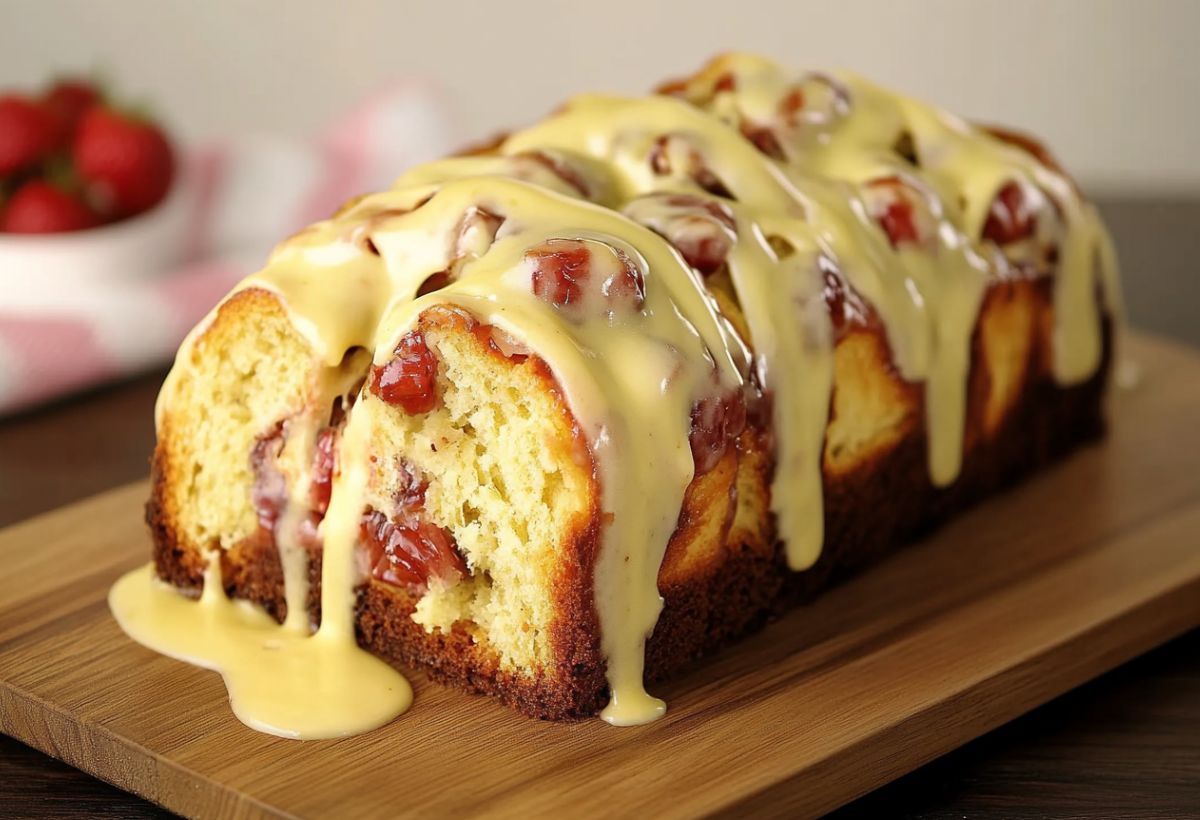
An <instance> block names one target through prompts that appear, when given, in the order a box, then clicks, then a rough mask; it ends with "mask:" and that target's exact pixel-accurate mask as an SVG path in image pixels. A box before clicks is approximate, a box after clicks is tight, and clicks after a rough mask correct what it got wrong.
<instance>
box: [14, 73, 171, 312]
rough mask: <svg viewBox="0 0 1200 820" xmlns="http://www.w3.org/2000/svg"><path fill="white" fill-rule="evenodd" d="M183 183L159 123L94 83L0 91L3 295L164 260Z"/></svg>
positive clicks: (92, 279)
mask: <svg viewBox="0 0 1200 820" xmlns="http://www.w3.org/2000/svg"><path fill="white" fill-rule="evenodd" d="M181 188H182V185H181V174H180V169H179V158H178V154H177V151H176V149H175V147H174V145H173V143H172V141H171V139H170V138H169V136H168V135H167V133H166V131H165V130H164V129H163V128H162V126H161V125H160V124H159V123H158V122H156V121H155V120H153V119H152V118H150V117H149V116H147V115H146V114H145V113H143V112H141V111H139V110H137V109H131V108H127V107H123V106H121V105H120V104H118V103H117V102H116V101H115V100H114V99H113V98H112V97H111V95H109V94H107V93H105V92H104V91H102V90H101V88H100V87H99V85H97V84H95V83H93V82H91V81H89V80H86V79H79V78H69V79H62V80H59V81H57V82H55V83H53V84H52V85H51V86H50V87H49V88H48V89H46V90H45V91H44V92H42V93H40V94H24V93H19V92H7V93H6V92H0V301H2V302H13V301H15V302H17V303H20V302H22V301H26V302H29V301H33V302H36V303H38V304H44V303H45V302H46V300H50V301H51V302H52V303H53V302H54V301H55V300H60V299H65V298H67V296H68V295H69V294H71V293H72V292H74V291H75V290H76V289H78V288H80V287H83V288H87V287H88V286H93V285H103V284H107V283H111V282H122V281H129V280H133V279H141V278H145V277H148V276H153V275H156V274H159V273H162V272H165V271H166V270H167V269H168V268H169V267H170V266H171V265H172V264H174V263H176V262H178V261H180V256H181V253H182V250H183V244H184V242H183V240H184V233H185V230H186V213H185V210H186V209H185V207H184V202H183V200H184V197H183V195H182V191H181Z"/></svg>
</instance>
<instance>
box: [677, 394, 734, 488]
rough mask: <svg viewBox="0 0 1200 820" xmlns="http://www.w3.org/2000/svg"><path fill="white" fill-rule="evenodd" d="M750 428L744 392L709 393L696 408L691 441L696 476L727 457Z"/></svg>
mask: <svg viewBox="0 0 1200 820" xmlns="http://www.w3.org/2000/svg"><path fill="white" fill-rule="evenodd" d="M745 427H746V397H745V396H744V395H743V393H742V392H741V391H736V392H734V393H729V394H727V395H724V396H708V397H706V398H703V399H701V400H700V401H698V402H696V404H695V405H694V406H693V407H692V430H691V434H690V435H689V437H688V443H689V444H690V445H691V448H692V461H693V463H694V464H695V467H696V475H702V474H704V473H707V472H708V471H709V470H711V469H712V468H713V467H716V466H717V464H718V463H719V462H720V461H721V459H722V458H724V457H725V453H726V452H727V451H728V450H729V448H730V447H733V446H736V441H737V438H738V436H739V435H741V432H742V430H743V429H744V428H745Z"/></svg>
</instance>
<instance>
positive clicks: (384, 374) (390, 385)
mask: <svg viewBox="0 0 1200 820" xmlns="http://www.w3.org/2000/svg"><path fill="white" fill-rule="evenodd" d="M436 375H437V359H436V358H435V357H434V355H433V351H432V350H430V349H429V347H428V346H427V345H426V344H425V336H424V334H422V333H421V332H420V331H419V330H414V331H410V332H408V333H406V334H404V336H403V337H402V338H401V339H400V343H399V344H398V345H396V351H395V353H394V355H393V356H392V358H391V360H390V361H388V363H387V364H385V365H382V366H379V367H375V368H373V369H372V371H371V392H373V393H374V394H375V395H377V396H378V397H379V398H381V399H383V400H384V401H385V402H387V403H388V404H391V405H396V406H399V407H400V408H402V409H403V410H404V412H405V413H408V414H410V415H415V414H417V413H428V412H429V411H430V410H432V409H433V408H434V407H436V406H437V401H438V395H437V382H436V379H435V377H436Z"/></svg>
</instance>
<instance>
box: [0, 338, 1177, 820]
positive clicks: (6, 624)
mask: <svg viewBox="0 0 1200 820" xmlns="http://www.w3.org/2000/svg"><path fill="white" fill-rule="evenodd" d="M1130 346H1131V348H1132V350H1131V352H1132V354H1133V356H1134V357H1135V359H1136V360H1137V361H1139V362H1140V364H1141V365H1142V370H1143V377H1142V383H1141V385H1140V386H1139V387H1138V388H1136V389H1134V390H1132V391H1129V392H1125V393H1120V394H1118V395H1117V396H1116V397H1115V399H1114V405H1115V406H1114V408H1113V416H1114V419H1115V422H1114V425H1113V435H1112V437H1111V438H1110V440H1109V441H1107V442H1106V443H1104V444H1102V445H1099V446H1095V447H1092V448H1090V449H1088V450H1086V451H1084V452H1081V453H1079V454H1078V455H1076V456H1074V457H1073V458H1071V459H1070V460H1069V461H1067V462H1065V463H1064V464H1062V465H1060V466H1058V467H1055V468H1053V469H1051V470H1050V471H1048V472H1046V473H1045V474H1043V475H1041V476H1039V477H1037V478H1035V479H1033V480H1031V481H1030V482H1028V483H1027V484H1024V485H1022V486H1021V487H1019V488H1017V489H1016V490H1014V491H1011V492H1009V493H1007V494H1005V495H1002V496H999V497H997V498H995V499H993V500H991V501H990V502H989V503H987V504H985V505H983V506H981V507H979V508H977V509H975V510H973V511H971V512H969V513H968V514H966V515H964V516H962V517H961V518H959V519H956V520H955V521H953V522H952V523H950V524H949V525H948V526H946V527H945V528H943V529H941V530H940V531H938V532H937V533H936V534H935V535H934V536H933V537H932V538H929V539H928V540H926V541H924V542H922V543H920V544H918V545H914V546H913V547H911V548H910V549H908V550H906V551H904V552H902V553H901V554H900V555H898V556H896V557H895V558H893V559H891V560H890V561H888V562H887V563H885V564H882V565H880V566H879V567H877V568H876V569H874V570H872V571H871V572H868V573H867V574H865V575H863V576H861V577H859V578H857V579H855V580H853V581H851V582H850V583H847V584H845V585H843V586H841V587H839V588H837V589H835V590H833V591H831V592H829V593H828V594H826V595H825V596H824V597H822V598H821V599H819V600H818V601H816V602H815V603H813V604H812V605H810V606H808V607H806V608H804V609H801V610H799V611H796V612H794V613H792V614H791V615H790V616H788V617H787V618H785V619H783V620H781V621H780V622H778V623H776V624H773V625H772V626H770V627H769V628H767V629H766V630H765V631H764V632H762V633H760V634H758V635H756V636H754V637H752V638H750V639H749V640H747V641H745V642H744V643H742V644H740V645H739V646H737V647H735V648H733V649H731V650H729V651H726V652H725V653H723V654H721V655H718V656H717V657H716V658H714V659H712V660H710V661H709V662H708V663H706V664H703V665H701V666H698V667H697V668H696V669H694V670H693V671H692V672H691V673H690V674H687V675H685V676H684V677H682V678H680V679H678V680H676V681H674V682H673V683H671V684H669V685H666V686H662V687H659V688H658V689H657V690H656V693H658V694H661V695H663V696H664V697H666V699H667V702H668V703H669V704H670V711H669V713H668V714H667V717H666V718H664V719H663V720H661V721H659V722H657V723H654V724H651V725H649V726H643V727H639V728H633V729H615V728H612V727H610V726H608V725H606V724H604V723H602V722H600V721H599V720H589V721H585V722H582V723H576V724H551V723H542V722H537V721H531V720H527V719H525V718H522V717H520V716H518V715H516V714H514V713H512V712H510V711H508V710H507V709H505V708H503V707H501V706H499V705H497V704H496V703H493V702H492V701H490V700H487V699H484V698H480V697H472V696H468V695H464V694H460V693H458V692H455V691H450V690H447V689H443V688H441V687H439V686H437V685H436V684H432V683H430V682H429V681H428V680H427V679H426V678H425V677H424V676H422V675H421V674H419V673H417V674H413V675H411V678H412V681H413V686H414V689H415V690H416V697H417V700H416V704H415V705H414V707H413V709H412V710H411V711H410V712H409V713H408V714H406V715H404V716H402V717H401V718H400V719H398V720H396V721H395V722H393V723H392V724H391V725H389V726H386V727H384V728H382V729H379V730H377V731H375V732H372V733H370V734H367V735H363V736H360V737H354V738H348V739H344V740H338V741H320V742H309V743H299V742H295V741H286V740H281V739H278V738H274V737H269V736H267V735H261V734H257V733H255V732H252V731H250V730H249V729H247V728H245V727H244V726H242V724H240V723H239V722H238V721H237V720H236V719H235V718H234V717H233V715H232V714H231V713H230V711H229V708H228V706H227V703H226V697H225V690H224V687H223V686H222V684H221V681H220V680H219V679H218V677H217V676H216V675H215V674H213V673H210V672H205V671H202V670H199V669H195V668H192V667H190V666H186V665H184V664H182V663H178V662H176V661H172V660H169V659H167V658H164V657H160V656H158V655H156V654H154V653H152V652H150V651H148V650H145V649H142V648H141V647H139V646H137V645H135V644H133V643H132V642H130V641H129V640H127V639H126V638H125V637H124V635H123V634H122V633H121V632H120V630H118V629H117V626H116V624H115V623H114V622H113V621H112V619H111V617H110V616H109V614H108V610H107V607H106V604H105V595H106V593H107V591H108V587H109V585H110V584H111V583H112V582H113V581H114V580H115V579H116V578H117V577H118V576H119V575H120V574H121V573H123V572H125V571H126V570H128V569H130V568H131V567H134V566H136V565H137V564H139V563H141V562H144V561H145V560H146V559H147V556H148V555H149V550H150V544H149V541H148V537H147V535H146V533H145V531H144V529H143V525H142V521H141V504H142V501H143V499H144V497H145V496H146V492H147V488H146V486H145V485H144V484H135V485H131V486H128V487H124V488H121V489H118V490H115V491H113V492H110V493H106V494H104V495H101V496H98V497H96V498H93V499H91V500H89V501H85V502H83V503H80V504H76V505H74V506H71V507H68V508H65V509H63V510H60V511H57V512H54V513H51V514H49V515H45V516H42V517H39V518H35V519H32V520H30V521H28V522H25V523H23V524H20V525H18V526H15V527H12V528H10V529H8V530H5V531H3V532H2V533H0V566H2V567H3V571H2V572H0V730H2V731H3V732H5V733H6V734H10V735H12V736H14V737H16V738H19V739H20V740H22V741H24V742H26V743H28V744H30V745H32V746H35V747H37V748H39V749H41V750H43V751H45V752H47V753H49V754H51V755H54V756H55V757H58V758H61V759H62V760H65V761H67V762H68V763H71V764H72V765H75V766H78V767H79V768H81V769H84V770H85V771H87V772H90V773H92V774H94V775H96V776H98V777H101V778H103V779H105V780H108V781H110V782H112V783H114V784H116V785H118V786H120V787H122V788H124V789H128V790H130V791H133V792H136V793H137V794H140V795H142V796H144V797H146V798H149V799H150V800H153V801H155V802H157V803H160V804H162V805H164V806H166V807H168V808H170V809H173V810H175V811H177V812H180V813H182V814H185V815H204V816H213V815H216V814H222V815H234V816H258V815H301V816H314V817H333V816H336V817H357V816H372V815H375V816H377V815H402V814H420V815H422V816H435V815H436V816H440V815H465V814H476V813H480V812H487V813H489V814H492V815H497V816H523V817H524V816H530V815H531V814H550V813H559V812H564V813H565V812H570V813H571V814H572V816H576V815H590V814H610V815H611V814H620V815H624V814H632V813H634V812H638V813H641V812H645V813H647V814H651V813H652V814H653V815H661V816H685V815H696V814H699V813H703V812H717V813H725V814H730V815H733V814H738V815H741V814H745V813H748V812H749V813H757V814H778V815H789V816H795V815H797V814H813V813H818V812H822V811H825V810H829V809H832V808H834V807H836V806H838V805H840V804H842V803H844V802H846V801H848V800H850V799H852V798H854V797H856V796H858V795H860V794H863V793H864V792H867V791H869V790H871V789H873V788H876V787H877V786H880V785H882V784H883V783H885V782H887V781H889V780H891V779H893V778H895V777H897V776H899V775H902V774H904V773H905V772H908V771H910V770H912V769H913V768H915V767H917V766H920V765H921V764H923V763H925V762H927V761H929V760H931V759H933V758H935V757H937V756H938V755H941V754H943V753H945V752H947V751H949V750H951V749H953V748H955V747H956V746H958V745H960V744H962V743H964V742H966V741H968V740H970V739H971V738H974V737H976V736H977V735H980V734H982V733H984V732H986V731H988V730H990V729H992V728H994V727H996V726H998V725H1000V724H1001V723H1004V722H1005V721H1008V720H1011V719H1012V718H1014V717H1016V716H1017V715H1020V714H1021V713H1023V712H1025V711H1027V710H1029V709H1032V708H1033V707H1035V706H1037V705H1039V704H1041V703H1043V702H1044V701H1046V700H1048V699H1050V698H1052V697H1054V696H1056V695H1058V694H1061V693H1062V692H1065V691H1066V690H1068V689H1070V688H1072V687H1074V686H1077V685H1078V684H1080V683H1082V682H1084V681H1086V680H1088V679H1089V678H1091V677H1093V676H1095V675H1097V674H1099V673H1101V672H1103V671H1105V670H1107V669H1110V668H1112V667H1113V666H1116V665H1117V664H1119V663H1121V662H1123V661H1125V660H1127V659H1129V658H1131V657H1133V656H1134V655H1137V654H1138V653H1141V652H1143V651H1145V650H1147V649H1149V648H1150V647H1152V646H1154V645H1156V644H1158V643H1161V642H1163V641H1166V640H1168V639H1170V638H1172V637H1174V636H1176V635H1178V634H1181V633H1183V632H1185V631H1187V630H1189V629H1191V628H1194V627H1196V626H1197V625H1200V354H1196V353H1193V352H1190V351H1187V350H1184V349H1183V348H1180V347H1176V346H1173V345H1170V344H1167V343H1165V342H1159V341H1152V340H1147V339H1144V338H1142V339H1134V340H1132V341H1131V345H1130Z"/></svg>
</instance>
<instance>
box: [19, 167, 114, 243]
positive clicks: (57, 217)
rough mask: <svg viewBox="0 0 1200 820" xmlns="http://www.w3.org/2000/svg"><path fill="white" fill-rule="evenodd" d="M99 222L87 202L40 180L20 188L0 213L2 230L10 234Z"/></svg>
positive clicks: (55, 230) (77, 228)
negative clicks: (84, 202)
mask: <svg viewBox="0 0 1200 820" xmlns="http://www.w3.org/2000/svg"><path fill="white" fill-rule="evenodd" d="M99 224H100V219H99V218H98V217H97V216H96V215H95V214H94V213H92V211H91V210H90V209H89V208H88V207H87V205H85V204H83V202H81V201H80V200H79V199H77V198H76V197H74V196H72V195H71V194H69V193H67V192H66V191H64V190H62V189H61V188H56V187H54V186H53V185H51V184H50V183H48V182H43V181H42V180H40V179H33V180H30V181H29V182H26V183H25V184H24V185H22V186H21V187H20V188H18V189H17V191H16V193H14V194H13V195H12V197H11V198H10V199H9V200H8V204H7V205H6V206H5V208H4V210H3V211H2V212H0V231H4V232H7V233H63V232H65V231H80V230H83V229H84V228H93V227H95V226H96V225H99Z"/></svg>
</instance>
